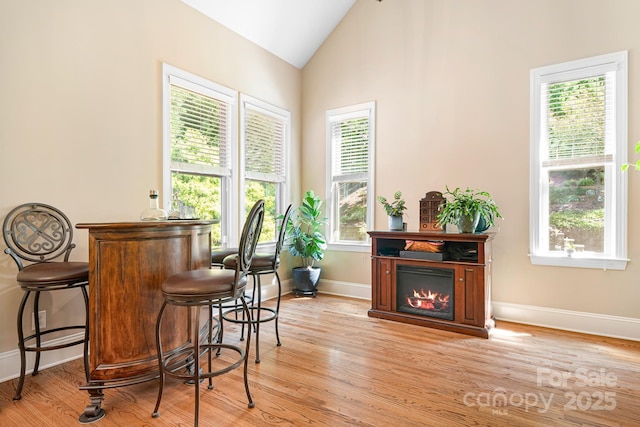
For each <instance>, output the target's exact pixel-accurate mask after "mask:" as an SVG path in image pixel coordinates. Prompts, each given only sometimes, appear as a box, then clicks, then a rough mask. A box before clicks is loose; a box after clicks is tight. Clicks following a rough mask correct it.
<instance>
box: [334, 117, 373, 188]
mask: <svg viewBox="0 0 640 427" xmlns="http://www.w3.org/2000/svg"><path fill="white" fill-rule="evenodd" d="M363 114H364V113H363ZM331 140H332V144H333V152H334V153H335V155H334V157H333V176H334V178H336V179H339V178H340V177H343V176H344V175H354V174H356V175H365V176H366V173H367V172H368V171H369V117H368V114H367V115H366V116H365V117H353V118H345V119H342V120H340V119H336V120H335V121H333V122H332V123H331Z"/></svg>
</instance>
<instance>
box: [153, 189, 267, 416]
mask: <svg viewBox="0 0 640 427" xmlns="http://www.w3.org/2000/svg"><path fill="white" fill-rule="evenodd" d="M263 218H264V200H259V201H258V202H257V203H256V204H255V205H254V206H253V208H252V209H251V212H249V215H248V217H247V220H246V222H245V224H244V228H243V230H242V236H241V238H240V246H239V251H238V253H237V254H236V257H237V259H238V260H237V264H236V265H237V266H236V268H235V269H234V270H227V269H211V268H209V269H201V270H192V271H187V272H184V273H178V274H174V275H173V276H170V277H168V278H167V279H165V281H164V282H163V283H162V295H163V297H164V301H163V303H162V307H161V308H160V313H159V314H158V320H157V322H156V350H157V353H158V365H159V370H160V381H159V389H158V400H157V402H156V407H155V409H154V411H153V413H152V417H154V418H156V417H158V416H160V412H159V408H160V401H161V399H162V392H163V389H164V382H165V378H166V376H167V375H168V376H172V377H175V378H181V379H183V380H187V381H188V382H190V383H193V384H194V387H195V415H194V416H195V418H194V426H197V425H198V418H199V413H200V380H201V379H205V378H206V379H208V380H209V381H208V382H209V384H208V388H209V389H212V388H213V381H212V379H213V377H215V376H218V375H222V374H225V373H227V372H230V371H232V370H234V369H236V368H237V367H239V366H240V365H241V364H242V363H243V362H244V387H245V391H246V393H247V399H248V400H249V408H253V407H254V406H255V403H254V401H253V397H252V396H251V391H250V390H249V382H248V378H247V369H248V355H249V349H250V346H249V345H250V342H251V334H248V335H247V340H246V345H245V348H244V349H243V348H241V347H239V346H236V345H230V344H224V343H223V333H222V329H220V330H219V332H218V334H217V339H215V338H216V336H215V335H214V334H213V333H212V326H211V319H209V320H208V321H207V322H208V323H209V325H208V328H209V332H208V334H206V335H205V339H204V340H201V339H200V327H199V319H200V309H201V307H208V308H209V310H211V309H212V307H218V306H220V304H224V303H226V302H229V301H235V300H239V301H240V303H241V305H242V307H243V310H244V313H245V315H246V316H251V312H250V311H249V307H248V306H247V303H246V301H245V300H244V290H245V287H246V285H247V280H248V279H247V276H248V274H249V268H250V266H251V262H252V259H253V256H254V254H255V249H256V245H257V243H258V238H259V236H260V231H261V230H262V221H263ZM167 305H173V306H184V307H187V308H188V309H189V310H193V311H194V312H193V313H191V314H192V316H191V319H192V321H193V322H194V326H193V327H192V328H191V331H192V333H193V336H192V337H191V339H190V343H189V345H186V346H185V347H184V348H183V349H181V350H178V351H176V352H173V353H172V354H170V355H168V356H167V357H165V355H164V354H163V351H162V338H161V330H160V329H161V324H162V317H163V314H164V311H165V309H166V307H167ZM225 349H226V350H231V351H232V353H237V358H235V359H234V360H235V361H234V362H233V363H228V364H226V365H225V366H223V367H219V368H218V367H216V368H217V369H215V370H214V369H213V366H212V359H213V355H214V350H215V355H216V357H218V356H219V353H220V351H222V350H225ZM204 355H206V356H207V370H206V371H205V372H201V370H202V368H201V366H200V358H201V357H202V356H204Z"/></svg>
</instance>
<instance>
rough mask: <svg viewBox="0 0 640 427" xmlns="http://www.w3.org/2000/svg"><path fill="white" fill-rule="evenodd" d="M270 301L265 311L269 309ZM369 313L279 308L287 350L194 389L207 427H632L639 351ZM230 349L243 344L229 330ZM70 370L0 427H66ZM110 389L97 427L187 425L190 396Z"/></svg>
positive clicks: (322, 305) (294, 304) (68, 366)
mask: <svg viewBox="0 0 640 427" xmlns="http://www.w3.org/2000/svg"><path fill="white" fill-rule="evenodd" d="M271 303H272V301H269V302H267V303H266V305H269V304H271ZM368 309H369V302H368V301H363V300H355V299H349V298H342V297H336V296H330V295H322V294H321V295H319V296H318V297H317V298H294V297H292V296H285V297H284V300H283V303H282V307H281V312H280V337H281V340H282V346H281V347H277V346H276V345H275V342H276V339H275V333H274V329H273V323H265V324H263V325H262V326H261V343H260V344H261V346H260V350H261V351H260V356H261V363H260V364H255V363H254V362H253V358H251V359H250V360H251V362H250V384H251V387H252V393H253V397H254V399H255V401H256V407H255V408H253V409H249V408H247V400H246V395H245V393H244V386H243V383H242V371H241V370H235V371H233V372H231V373H229V374H227V375H224V376H221V377H218V378H216V379H215V389H214V390H207V389H206V385H202V390H201V418H200V425H202V426H234V427H235V426H265V425H273V426H301V425H313V426H327V427H335V426H396V427H401V426H402V427H404V426H525V427H526V426H550V425H553V426H567V427H574V426H638V425H640V403H639V402H640V343H638V342H633V341H625V340H619V339H611V338H603V337H597V336H590V335H583V334H577V333H571V332H564V331H557V330H552V329H545V328H539V327H533V326H525V325H519V324H513V323H508V322H500V321H499V322H498V324H497V328H496V330H495V333H494V334H493V335H492V336H491V338H490V339H488V340H487V339H482V338H477V337H470V336H466V335H462V334H456V333H452V332H446V331H440V330H436V329H430V328H424V327H420V326H415V325H408V324H404V323H397V322H392V321H387V320H381V319H374V318H369V317H368V316H367V310H368ZM225 335H226V338H228V339H230V340H232V341H233V340H235V341H236V342H237V341H238V336H239V328H238V326H237V325H229V326H227V327H226V329H225ZM82 382H83V378H82V366H81V363H80V361H79V360H76V361H73V362H69V363H65V364H63V365H60V366H56V367H53V368H50V369H46V370H44V371H42V372H41V373H40V374H39V375H38V376H36V377H28V378H27V380H26V383H25V389H24V392H23V398H22V400H20V401H17V402H14V401H13V400H12V396H13V392H14V390H15V386H16V384H17V380H12V381H7V382H5V383H2V384H0V425H1V426H47V427H51V426H65V427H66V426H74V425H79V423H78V416H79V414H80V413H82V412H83V411H84V408H85V406H87V405H88V403H89V399H88V394H87V393H86V392H85V391H81V390H79V389H78V387H79V386H80V385H81V384H82ZM156 397H157V382H156V381H151V382H148V383H144V384H138V385H134V386H128V387H121V388H117V389H107V390H105V400H104V403H103V408H104V409H105V410H106V411H107V415H106V417H105V418H103V419H102V420H100V421H97V422H96V423H95V424H93V425H95V426H100V427H111V426H190V425H192V423H193V409H194V405H193V404H194V402H193V387H192V386H188V385H185V384H182V383H180V382H178V381H176V380H172V379H168V380H167V386H166V388H165V393H164V396H163V400H162V404H161V407H160V412H161V416H160V417H159V418H151V412H152V411H153V408H154V405H155V401H156Z"/></svg>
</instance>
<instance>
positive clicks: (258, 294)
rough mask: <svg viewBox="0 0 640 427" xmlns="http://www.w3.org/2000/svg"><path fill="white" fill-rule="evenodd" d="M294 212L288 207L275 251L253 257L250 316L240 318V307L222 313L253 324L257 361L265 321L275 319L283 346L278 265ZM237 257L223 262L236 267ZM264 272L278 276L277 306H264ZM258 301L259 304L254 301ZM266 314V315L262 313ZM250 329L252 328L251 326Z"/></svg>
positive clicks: (280, 286)
mask: <svg viewBox="0 0 640 427" xmlns="http://www.w3.org/2000/svg"><path fill="white" fill-rule="evenodd" d="M292 213H293V207H292V205H289V206H288V207H287V210H286V211H285V213H284V215H283V216H282V223H281V225H280V233H279V235H278V240H277V241H276V245H275V249H274V252H273V253H270V254H261V253H257V254H255V256H254V257H253V262H252V263H251V268H250V270H249V274H251V276H253V301H252V304H251V307H249V310H250V311H251V317H250V318H246V319H245V318H244V316H243V317H242V318H239V317H238V316H237V313H238V312H239V309H238V308H235V309H231V310H227V311H226V312H224V313H223V314H222V318H223V319H224V320H226V321H228V322H232V323H240V324H243V325H244V324H247V325H249V324H250V325H253V327H254V330H255V333H256V363H260V324H261V323H265V322H270V321H272V320H273V321H274V323H275V330H276V341H277V345H278V346H281V345H282V344H281V343H280V334H279V332H278V312H279V311H280V299H281V296H282V283H281V282H280V275H279V274H278V267H279V266H280V253H281V252H282V246H283V245H284V239H285V235H286V233H287V224H288V223H289V220H290V218H291V214H292ZM236 263H237V257H235V256H233V255H229V256H227V257H225V258H224V259H223V261H222V264H223V265H224V267H225V268H228V269H234V268H236ZM264 274H273V275H274V276H275V277H276V281H277V282H278V296H277V301H276V308H275V309H273V308H270V307H262V282H261V280H260V276H262V275H264ZM256 302H257V306H255V305H254V303H256ZM232 313H233V314H234V317H230V315H231V314H232ZM263 313H264V314H266V316H265V317H263V316H262V314H263ZM249 329H251V328H250V327H249Z"/></svg>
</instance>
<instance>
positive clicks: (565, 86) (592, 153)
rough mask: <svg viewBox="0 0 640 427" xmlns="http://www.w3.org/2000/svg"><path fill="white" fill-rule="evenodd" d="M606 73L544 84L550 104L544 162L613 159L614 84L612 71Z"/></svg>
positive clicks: (586, 162) (547, 108) (552, 164)
mask: <svg viewBox="0 0 640 427" xmlns="http://www.w3.org/2000/svg"><path fill="white" fill-rule="evenodd" d="M607 74H608V75H605V74H602V75H598V76H594V77H590V78H583V79H576V80H569V81H562V82H555V83H544V84H543V85H542V89H541V92H542V93H541V95H542V97H543V99H544V100H545V102H546V104H547V107H546V108H545V112H546V117H545V119H546V126H544V127H543V132H544V133H545V135H544V136H545V138H546V141H547V143H546V144H545V147H546V156H545V158H544V159H543V166H563V165H573V164H589V163H592V164H598V163H603V162H604V161H607V160H608V161H611V160H612V157H613V156H612V154H613V150H614V148H615V144H613V143H612V138H611V133H610V130H611V129H613V128H614V125H615V123H614V115H613V114H612V113H611V112H612V111H613V110H614V109H613V102H614V100H615V85H614V84H613V78H612V73H607ZM607 131H609V135H607ZM607 136H609V138H607Z"/></svg>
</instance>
